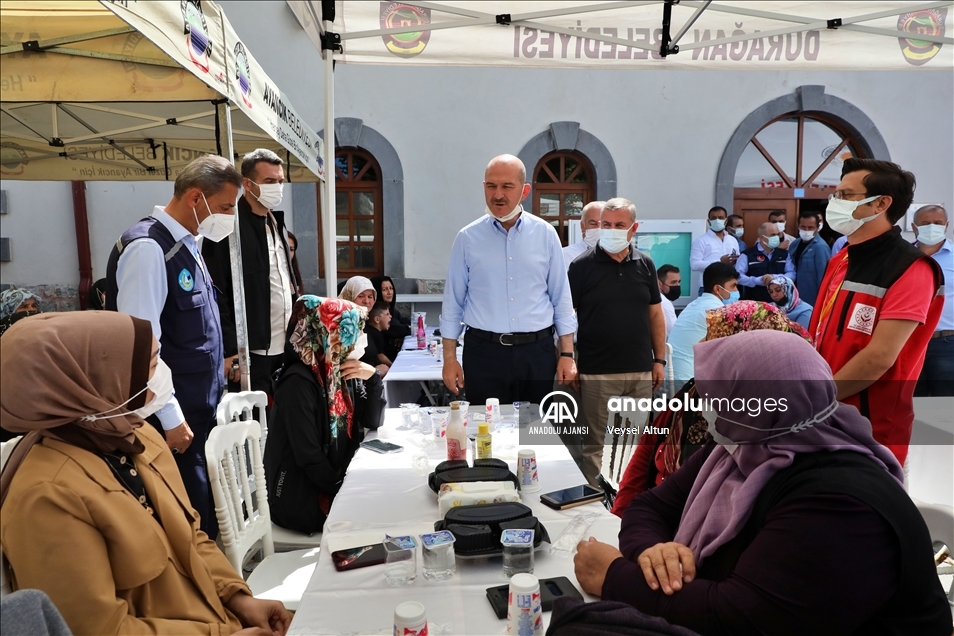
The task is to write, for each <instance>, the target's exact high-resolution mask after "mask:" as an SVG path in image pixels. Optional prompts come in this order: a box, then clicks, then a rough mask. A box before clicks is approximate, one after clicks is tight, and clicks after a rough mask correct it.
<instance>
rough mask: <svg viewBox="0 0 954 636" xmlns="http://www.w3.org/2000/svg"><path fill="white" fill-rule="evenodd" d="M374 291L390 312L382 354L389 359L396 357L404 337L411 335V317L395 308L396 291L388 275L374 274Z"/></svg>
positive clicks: (372, 281) (402, 344) (372, 282)
mask: <svg viewBox="0 0 954 636" xmlns="http://www.w3.org/2000/svg"><path fill="white" fill-rule="evenodd" d="M371 284H372V285H374V289H375V291H377V292H378V300H383V301H384V302H386V303H387V304H388V310H389V311H390V312H391V326H390V327H388V330H387V331H385V332H383V334H384V342H385V348H384V355H386V356H387V357H388V359H389V360H394V359H395V358H397V354H398V351H400V350H401V348H402V347H403V346H404V339H405V338H407V337H408V336H410V335H411V333H412V331H413V329H412V325H411V319H410V317H409V316H405V315H404V314H402V313H401V312H400V311H398V309H397V292H396V291H394V281H393V280H391V277H390V276H375V277H374V278H372V279H371Z"/></svg>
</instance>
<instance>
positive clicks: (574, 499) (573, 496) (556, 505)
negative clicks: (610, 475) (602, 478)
mask: <svg viewBox="0 0 954 636" xmlns="http://www.w3.org/2000/svg"><path fill="white" fill-rule="evenodd" d="M601 499H603V491H602V490H600V489H599V488H594V487H593V486H590V485H589V484H583V485H582V486H573V487H572V488H564V489H563V490H555V491H553V492H548V493H546V494H544V495H540V501H541V503H543V504H544V505H545V506H549V507H551V508H553V509H554V510H566V509H567V508H573V507H575V506H582V505H583V504H588V503H590V502H593V501H600V500H601Z"/></svg>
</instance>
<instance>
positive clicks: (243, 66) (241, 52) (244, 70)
mask: <svg viewBox="0 0 954 636" xmlns="http://www.w3.org/2000/svg"><path fill="white" fill-rule="evenodd" d="M233 53H234V54H235V81H236V82H237V83H238V87H239V91H240V92H241V93H242V101H243V102H245V105H246V106H248V107H249V108H251V107H252V100H251V95H252V70H251V68H250V67H249V63H248V53H246V52H245V45H244V44H242V43H241V42H236V43H235V50H234V51H233Z"/></svg>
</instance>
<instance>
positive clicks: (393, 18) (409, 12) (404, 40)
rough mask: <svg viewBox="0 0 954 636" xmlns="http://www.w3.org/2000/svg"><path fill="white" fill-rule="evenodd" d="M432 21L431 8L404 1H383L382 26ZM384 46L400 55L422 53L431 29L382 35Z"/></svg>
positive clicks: (411, 24)
mask: <svg viewBox="0 0 954 636" xmlns="http://www.w3.org/2000/svg"><path fill="white" fill-rule="evenodd" d="M430 23H431V10H430V9H427V8H424V7H418V6H416V5H413V4H404V3H403V2H382V3H381V28H382V29H398V28H403V27H415V26H421V25H425V24H430ZM381 38H382V39H383V40H384V46H386V47H387V49H388V50H389V51H390V52H391V53H393V54H394V55H397V56H398V57H414V56H415V55H420V53H421V52H422V51H423V50H424V47H426V46H427V42H428V40H430V39H431V32H430V31H414V32H412V33H391V34H388V35H382V36H381Z"/></svg>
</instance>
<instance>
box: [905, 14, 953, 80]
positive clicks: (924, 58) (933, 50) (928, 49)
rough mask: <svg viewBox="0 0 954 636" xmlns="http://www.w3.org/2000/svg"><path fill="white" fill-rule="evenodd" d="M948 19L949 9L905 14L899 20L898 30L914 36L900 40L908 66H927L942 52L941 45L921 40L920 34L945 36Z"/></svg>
mask: <svg viewBox="0 0 954 636" xmlns="http://www.w3.org/2000/svg"><path fill="white" fill-rule="evenodd" d="M946 19H947V7H941V8H940V9H925V10H923V11H913V12H911V13H905V14H904V15H902V16H900V17H899V18H898V30H899V31H907V32H908V33H911V34H912V35H914V37H910V38H898V44H899V45H901V52H902V53H904V59H905V60H907V62H908V64H913V65H914V66H921V65H922V64H927V63H928V62H929V61H930V60H931V59H933V58H934V56H935V55H937V54H938V53H939V52H940V50H941V46H942V45H941V44H940V43H937V42H929V41H927V40H919V39H918V38H917V35H918V34H923V35H930V36H935V37H941V36H943V35H944V21H945V20H946Z"/></svg>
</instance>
